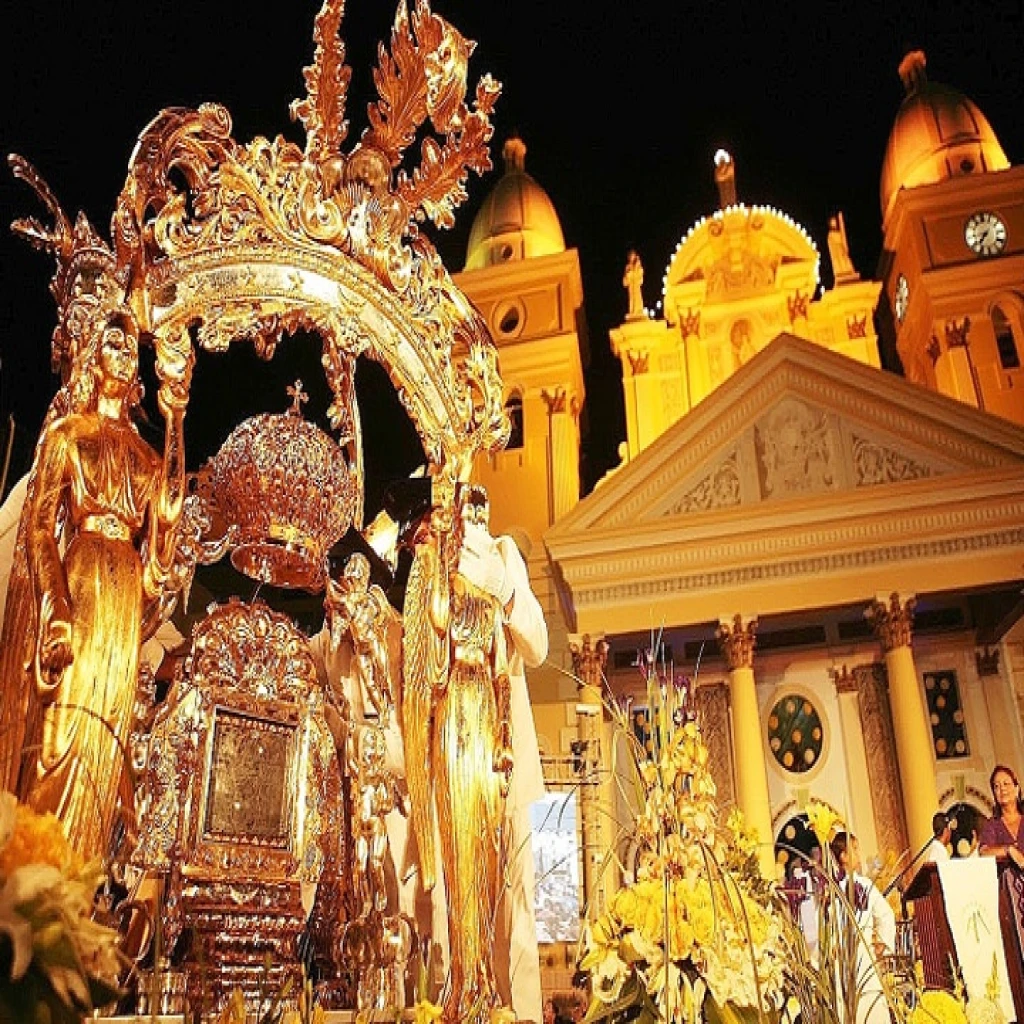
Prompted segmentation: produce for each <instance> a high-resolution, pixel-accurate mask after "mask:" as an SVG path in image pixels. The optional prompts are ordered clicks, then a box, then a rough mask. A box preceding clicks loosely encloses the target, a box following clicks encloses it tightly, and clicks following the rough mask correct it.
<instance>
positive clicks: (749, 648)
mask: <svg viewBox="0 0 1024 1024" xmlns="http://www.w3.org/2000/svg"><path fill="white" fill-rule="evenodd" d="M756 632H757V616H743V615H739V614H737V615H734V616H733V617H732V621H730V620H729V619H728V618H725V617H723V618H721V619H719V620H718V630H717V631H716V632H715V637H716V639H717V640H718V646H719V648H720V649H721V651H722V654H723V655H724V656H725V663H726V665H728V666H729V671H730V672H734V671H735V670H736V669H738V668H753V667H754V646H755V645H756V643H757V638H756V636H755V633H756Z"/></svg>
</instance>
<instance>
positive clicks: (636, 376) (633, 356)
mask: <svg viewBox="0 0 1024 1024" xmlns="http://www.w3.org/2000/svg"><path fill="white" fill-rule="evenodd" d="M627 357H628V359H629V369H630V374H629V376H630V380H631V382H632V385H633V389H632V390H633V415H634V417H635V423H636V451H631V452H630V453H629V454H630V457H631V458H635V457H636V456H637V455H639V454H640V452H642V451H643V450H644V449H645V448H646V447H647V446H648V445H649V444H650V443H651V442H652V441H653V440H654V439H655V438H656V437H657V436H658V425H659V423H660V420H661V416H660V408H661V405H660V400H659V396H658V395H657V394H656V393H655V380H654V377H653V376H652V374H651V372H650V369H651V353H650V350H649V349H641V350H638V351H634V350H632V349H631V350H630V351H629V352H628V353H627Z"/></svg>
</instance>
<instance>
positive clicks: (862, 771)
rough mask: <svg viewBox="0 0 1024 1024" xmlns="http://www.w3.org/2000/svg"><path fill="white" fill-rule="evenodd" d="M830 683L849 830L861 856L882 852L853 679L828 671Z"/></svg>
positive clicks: (844, 672) (842, 670) (844, 668)
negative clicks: (835, 706) (840, 746)
mask: <svg viewBox="0 0 1024 1024" xmlns="http://www.w3.org/2000/svg"><path fill="white" fill-rule="evenodd" d="M832 681H833V682H834V683H835V687H836V698H837V700H838V702H839V728H840V730H841V732H842V734H843V750H844V751H845V753H846V777H847V779H848V784H849V787H850V805H851V806H850V811H851V815H850V817H851V819H852V820H851V821H850V822H849V824H850V827H851V828H852V829H853V831H854V832H855V833H856V834H857V836H858V838H859V839H860V846H861V850H863V851H864V853H865V855H868V856H870V855H873V854H876V853H879V854H881V853H883V852H884V851H882V850H881V849H880V848H879V845H878V833H877V832H876V831H875V808H874V803H873V801H872V799H871V776H870V775H869V774H868V756H867V748H866V747H865V745H864V725H863V722H862V720H861V713H860V699H859V697H858V689H859V687H858V685H857V677H856V676H855V675H854V674H853V673H852V672H849V671H847V668H846V666H845V665H844V666H843V667H842V669H841V670H840V669H833V670H832Z"/></svg>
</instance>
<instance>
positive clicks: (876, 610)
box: [865, 593, 939, 851]
mask: <svg viewBox="0 0 1024 1024" xmlns="http://www.w3.org/2000/svg"><path fill="white" fill-rule="evenodd" d="M914 604H915V600H914V597H913V596H912V595H903V594H897V593H893V594H891V595H890V596H889V599H888V603H887V602H886V600H885V599H884V597H883V596H882V595H879V597H878V598H876V600H875V602H874V603H873V604H872V605H871V607H870V608H869V609H868V610H867V612H866V613H865V614H866V615H867V617H868V618H869V619H870V620H871V623H872V625H873V626H874V627H875V633H876V634H877V636H878V639H879V642H880V643H881V645H882V651H883V652H884V654H885V668H886V672H887V673H888V676H889V707H890V709H891V710H892V725H893V732H894V733H895V735H896V758H897V760H898V761H899V766H900V781H901V784H902V787H903V806H904V808H905V809H906V815H907V838H908V839H909V841H910V849H911V850H912V851H914V850H918V849H919V848H920V847H921V846H923V845H924V844H925V843H926V842H927V840H928V838H929V836H931V834H932V815H933V814H934V813H935V812H936V810H938V807H939V792H938V788H937V787H936V785H935V763H934V760H933V755H932V731H931V726H930V725H929V723H928V711H927V709H926V708H925V703H924V695H923V694H922V692H921V687H920V685H919V684H918V680H917V669H916V668H915V667H914V655H913V653H912V651H911V649H910V638H911V632H912V625H913V617H914Z"/></svg>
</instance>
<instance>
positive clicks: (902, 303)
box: [895, 274, 910, 323]
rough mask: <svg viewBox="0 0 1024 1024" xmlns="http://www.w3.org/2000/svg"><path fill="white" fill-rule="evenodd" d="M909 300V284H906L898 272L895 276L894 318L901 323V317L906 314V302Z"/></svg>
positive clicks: (905, 280)
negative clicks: (897, 275)
mask: <svg viewBox="0 0 1024 1024" xmlns="http://www.w3.org/2000/svg"><path fill="white" fill-rule="evenodd" d="M909 302H910V285H908V284H907V279H906V278H905V277H904V276H903V275H902V274H900V276H899V277H897V278H896V303H895V305H896V319H897V320H898V321H899V322H900V323H903V318H904V317H905V316H906V315H907V304H908V303H909Z"/></svg>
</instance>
